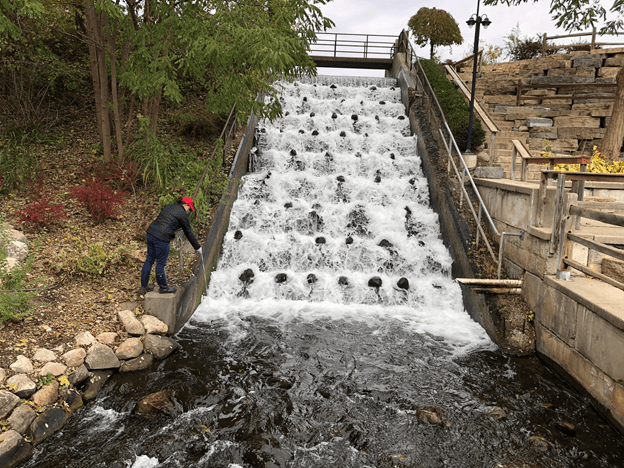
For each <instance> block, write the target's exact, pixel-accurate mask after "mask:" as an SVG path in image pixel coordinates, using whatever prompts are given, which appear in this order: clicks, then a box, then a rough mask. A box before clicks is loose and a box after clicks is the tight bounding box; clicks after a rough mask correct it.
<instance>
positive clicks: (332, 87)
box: [330, 84, 338, 89]
mask: <svg viewBox="0 0 624 468" xmlns="http://www.w3.org/2000/svg"><path fill="white" fill-rule="evenodd" d="M337 87H338V86H336V85H335V84H333V85H331V86H330V88H331V89H336V88H337Z"/></svg>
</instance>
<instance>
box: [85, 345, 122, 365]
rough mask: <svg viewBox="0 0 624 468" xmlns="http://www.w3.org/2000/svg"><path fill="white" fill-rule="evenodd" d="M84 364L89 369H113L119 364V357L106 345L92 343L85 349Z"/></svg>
mask: <svg viewBox="0 0 624 468" xmlns="http://www.w3.org/2000/svg"><path fill="white" fill-rule="evenodd" d="M85 364H86V366H87V369H89V370H97V369H115V368H118V367H119V366H120V363H119V359H117V356H115V353H114V352H113V350H112V349H110V348H109V347H108V346H106V345H103V344H100V343H94V344H92V345H91V347H90V348H89V351H87V358H86V359H85Z"/></svg>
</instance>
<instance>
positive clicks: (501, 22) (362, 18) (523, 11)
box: [318, 0, 624, 76]
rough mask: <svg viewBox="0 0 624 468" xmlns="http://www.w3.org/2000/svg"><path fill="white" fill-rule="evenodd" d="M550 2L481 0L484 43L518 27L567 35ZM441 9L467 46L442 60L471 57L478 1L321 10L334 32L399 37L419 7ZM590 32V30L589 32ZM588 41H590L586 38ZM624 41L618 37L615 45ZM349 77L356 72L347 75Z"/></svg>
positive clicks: (334, 5) (364, 2) (351, 2)
mask: <svg viewBox="0 0 624 468" xmlns="http://www.w3.org/2000/svg"><path fill="white" fill-rule="evenodd" d="M601 3H602V4H603V6H605V7H606V8H607V10H608V7H609V6H611V5H612V4H613V1H612V0H601ZM549 6H550V1H549V0H540V1H539V2H538V3H532V2H530V3H524V4H522V5H520V6H512V7H508V6H504V5H498V6H484V5H483V1H482V0H481V6H480V10H479V14H480V15H483V14H485V15H487V16H488V18H489V19H490V21H492V24H491V25H490V27H489V28H487V29H484V28H481V33H480V35H481V42H483V41H485V42H486V43H487V44H493V45H498V46H501V47H502V46H504V38H505V36H507V35H509V33H510V32H511V30H512V29H513V28H515V27H516V26H519V27H520V32H521V35H522V36H531V37H534V36H536V35H537V34H543V33H545V32H547V33H548V35H556V34H566V32H565V31H563V30H556V29H555V21H553V20H552V18H551V16H550V14H549V13H548V11H549V9H550V7H549ZM422 7H427V8H433V7H435V8H438V9H442V10H446V11H447V12H449V13H450V14H451V15H452V16H453V18H455V21H457V23H458V24H459V27H460V29H461V33H462V36H463V38H464V43H463V44H462V45H458V46H453V48H452V49H451V48H449V47H440V48H438V49H437V54H438V55H440V56H441V58H442V60H446V59H449V58H450V59H452V60H460V59H462V58H464V57H466V56H468V55H470V54H472V48H473V46H474V32H475V31H474V28H472V29H470V28H468V25H467V24H466V21H467V20H468V19H469V18H470V16H471V15H472V14H473V13H476V11H477V0H446V1H441V0H437V1H436V0H333V1H332V2H330V3H328V4H327V5H325V6H323V7H322V11H323V14H324V15H325V16H326V17H328V18H331V19H332V20H333V21H334V23H336V26H335V27H334V28H333V29H332V30H331V32H339V33H358V34H361V33H364V34H388V35H393V36H398V34H399V33H400V32H401V30H403V29H408V27H407V22H408V20H409V18H410V17H411V16H413V15H414V14H415V13H416V12H417V11H418V10H419V9H420V8H422ZM587 31H589V29H588V30H587ZM583 39H585V40H588V39H589V38H583ZM619 41H622V42H624V38H622V39H621V38H617V39H615V41H614V42H619ZM419 55H420V56H423V57H427V58H428V57H429V47H428V46H426V47H425V48H422V49H420V51H419ZM318 71H319V73H321V74H347V73H345V70H341V71H339V72H338V73H337V72H336V70H331V69H322V68H319V69H318ZM348 74H350V75H352V74H354V72H353V71H352V72H350V73H348ZM355 74H358V75H365V76H375V75H377V76H381V75H382V73H380V72H370V71H367V72H362V71H359V72H356V73H355Z"/></svg>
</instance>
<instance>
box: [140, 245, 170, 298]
mask: <svg viewBox="0 0 624 468" xmlns="http://www.w3.org/2000/svg"><path fill="white" fill-rule="evenodd" d="M168 258H169V242H166V241H163V240H160V239H158V238H157V237H154V236H152V235H151V234H150V233H148V234H147V257H146V258H145V263H144V264H143V268H142V269H141V286H142V287H146V286H147V281H146V283H145V284H143V281H144V278H147V279H149V274H150V272H151V271H152V265H154V262H156V277H157V278H158V277H159V276H161V277H162V278H164V277H165V265H166V264H167V259H168ZM165 284H166V283H165Z"/></svg>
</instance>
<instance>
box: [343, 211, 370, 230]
mask: <svg viewBox="0 0 624 468" xmlns="http://www.w3.org/2000/svg"><path fill="white" fill-rule="evenodd" d="M347 219H348V220H349V223H348V224H347V229H348V230H349V231H350V232H355V233H356V234H357V235H359V236H364V237H368V235H369V234H370V233H369V232H368V223H369V219H368V216H366V209H365V208H364V206H362V205H357V206H356V207H355V208H354V209H353V210H352V211H351V212H349V215H348V216H347Z"/></svg>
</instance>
